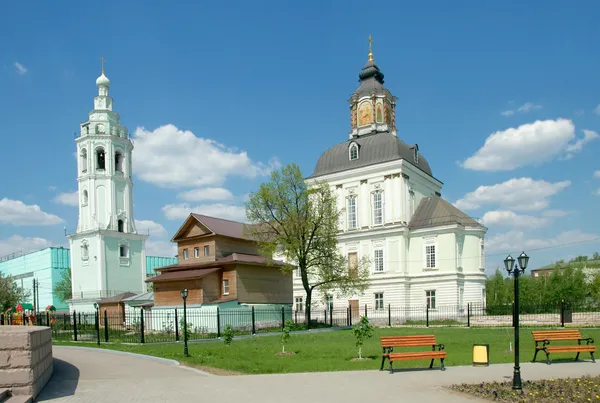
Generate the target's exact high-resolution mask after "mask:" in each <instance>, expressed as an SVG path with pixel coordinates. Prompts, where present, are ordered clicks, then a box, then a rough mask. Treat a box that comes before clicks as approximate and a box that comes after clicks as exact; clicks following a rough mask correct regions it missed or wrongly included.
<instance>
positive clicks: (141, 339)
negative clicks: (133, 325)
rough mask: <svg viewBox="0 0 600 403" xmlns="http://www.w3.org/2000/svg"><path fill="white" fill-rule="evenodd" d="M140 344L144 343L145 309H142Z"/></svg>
mask: <svg viewBox="0 0 600 403" xmlns="http://www.w3.org/2000/svg"><path fill="white" fill-rule="evenodd" d="M140 343H142V344H143V343H144V308H140Z"/></svg>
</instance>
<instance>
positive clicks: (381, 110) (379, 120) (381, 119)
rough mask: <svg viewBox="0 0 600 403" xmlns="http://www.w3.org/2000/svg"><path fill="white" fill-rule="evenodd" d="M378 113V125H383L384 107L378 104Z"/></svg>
mask: <svg viewBox="0 0 600 403" xmlns="http://www.w3.org/2000/svg"><path fill="white" fill-rule="evenodd" d="M376 111H377V112H376V115H377V116H376V118H377V123H383V106H381V104H377V109H376Z"/></svg>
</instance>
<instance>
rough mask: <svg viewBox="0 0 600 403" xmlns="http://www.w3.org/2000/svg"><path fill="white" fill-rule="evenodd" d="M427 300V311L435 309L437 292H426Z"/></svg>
mask: <svg viewBox="0 0 600 403" xmlns="http://www.w3.org/2000/svg"><path fill="white" fill-rule="evenodd" d="M425 300H426V301H427V309H435V290H427V291H425Z"/></svg>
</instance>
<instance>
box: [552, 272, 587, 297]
mask: <svg viewBox="0 0 600 403" xmlns="http://www.w3.org/2000/svg"><path fill="white" fill-rule="evenodd" d="M587 290H588V287H587V285H586V283H585V275H584V273H583V271H582V270H581V269H578V268H572V267H565V268H564V269H561V270H553V271H552V274H551V275H550V277H549V278H548V280H547V282H546V287H545V289H544V302H545V304H547V305H558V304H560V303H561V301H565V303H567V304H568V305H576V304H577V303H580V302H581V301H583V300H584V299H585V296H586V293H587Z"/></svg>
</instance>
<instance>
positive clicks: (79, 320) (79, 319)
mask: <svg viewBox="0 0 600 403" xmlns="http://www.w3.org/2000/svg"><path fill="white" fill-rule="evenodd" d="M78 315H79V316H78V317H77V323H81V312H79V313H78ZM84 318H85V316H84Z"/></svg>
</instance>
